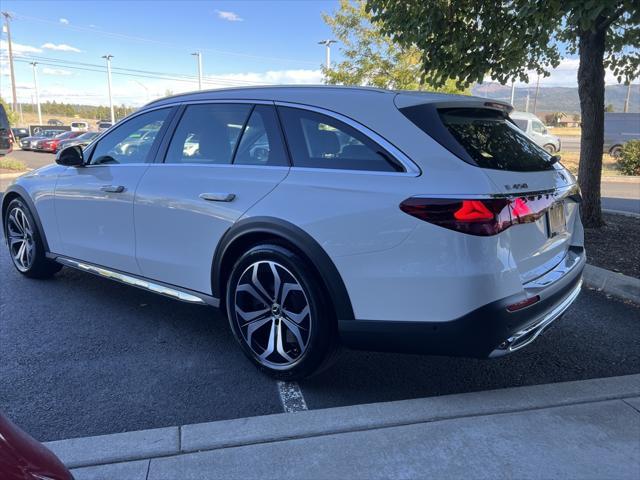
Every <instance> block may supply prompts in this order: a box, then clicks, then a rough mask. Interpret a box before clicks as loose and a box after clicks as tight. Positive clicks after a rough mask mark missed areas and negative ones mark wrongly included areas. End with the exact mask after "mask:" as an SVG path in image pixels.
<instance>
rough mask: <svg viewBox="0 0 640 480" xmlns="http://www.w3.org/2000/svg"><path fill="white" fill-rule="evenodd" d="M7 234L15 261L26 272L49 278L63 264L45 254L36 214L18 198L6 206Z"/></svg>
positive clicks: (29, 275) (31, 275)
mask: <svg viewBox="0 0 640 480" xmlns="http://www.w3.org/2000/svg"><path fill="white" fill-rule="evenodd" d="M4 234H5V237H6V239H7V245H8V246H9V254H10V255H11V260H12V261H13V265H14V266H15V267H16V269H17V270H18V271H19V272H20V273H22V274H23V275H25V276H27V277H32V278H47V277H50V276H52V275H53V274H55V273H56V272H57V271H59V270H60V269H61V268H62V265H60V264H58V263H55V262H53V261H51V260H49V259H48V258H47V257H46V255H45V249H44V243H43V241H42V238H40V233H39V232H38V229H37V228H36V223H35V220H34V218H33V215H32V214H31V211H30V210H29V207H27V205H26V204H25V203H24V202H23V201H22V200H21V199H19V198H16V199H14V200H12V201H11V203H9V206H8V207H7V213H6V215H5V221H4Z"/></svg>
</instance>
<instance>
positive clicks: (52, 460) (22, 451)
mask: <svg viewBox="0 0 640 480" xmlns="http://www.w3.org/2000/svg"><path fill="white" fill-rule="evenodd" d="M0 478H1V479H2V480H42V479H48V480H73V476H72V475H71V473H70V472H69V470H67V468H66V467H65V466H64V465H63V464H62V462H61V461H60V460H59V459H58V457H56V456H55V455H54V454H53V453H51V451H50V450H48V449H47V448H46V447H45V446H44V445H42V444H41V443H39V442H38V441H36V440H34V439H33V438H31V437H30V436H29V435H27V434H26V433H25V432H23V431H22V430H20V429H19V428H18V427H17V426H16V425H14V424H13V423H11V422H10V421H9V419H8V418H6V417H5V416H3V415H2V414H0Z"/></svg>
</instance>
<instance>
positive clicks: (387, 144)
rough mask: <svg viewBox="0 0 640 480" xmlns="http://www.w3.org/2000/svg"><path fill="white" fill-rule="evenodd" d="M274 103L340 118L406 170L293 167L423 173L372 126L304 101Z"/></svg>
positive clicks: (366, 171)
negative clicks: (391, 156)
mask: <svg viewBox="0 0 640 480" xmlns="http://www.w3.org/2000/svg"><path fill="white" fill-rule="evenodd" d="M274 103H275V105H276V106H278V107H291V108H299V109H301V110H308V111H310V112H316V113H321V114H322V115H327V116H328V117H332V118H335V119H336V120H339V121H341V122H342V123H346V124H347V125H349V126H350V127H352V128H355V129H356V130H358V131H359V132H360V133H362V134H363V135H366V136H367V137H369V138H370V139H371V140H373V141H374V142H376V143H377V144H378V145H380V146H381V147H383V148H384V149H385V150H386V151H387V152H389V153H390V154H391V155H393V157H394V158H395V159H396V160H397V161H399V162H400V164H401V165H402V166H403V167H404V168H405V170H406V172H370V171H368V170H342V169H328V168H327V169H325V168H308V167H293V168H297V169H302V168H305V169H308V170H312V171H323V170H326V171H338V172H357V173H365V174H369V173H377V174H383V175H401V176H411V177H417V176H419V175H420V174H421V173H422V172H421V170H420V168H419V167H418V166H417V165H416V164H415V163H414V162H413V161H412V160H411V159H410V158H409V157H408V156H407V155H405V154H404V153H403V152H402V151H401V150H400V149H399V148H397V147H396V146H395V145H393V144H392V143H391V142H389V141H388V140H387V139H385V138H384V137H382V136H380V135H378V134H377V133H376V132H374V131H373V130H371V129H370V128H368V127H365V126H364V125H362V124H361V123H358V122H356V121H355V120H353V119H352V118H349V117H347V116H345V115H342V114H340V113H337V112H334V111H332V110H327V109H325V108H320V107H314V106H312V105H307V104H304V103H292V102H279V101H276V102H274Z"/></svg>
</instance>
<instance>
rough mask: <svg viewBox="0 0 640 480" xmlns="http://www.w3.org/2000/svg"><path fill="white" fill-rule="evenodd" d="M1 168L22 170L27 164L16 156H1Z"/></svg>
mask: <svg viewBox="0 0 640 480" xmlns="http://www.w3.org/2000/svg"><path fill="white" fill-rule="evenodd" d="M0 169H5V170H14V171H16V172H22V171H24V170H26V169H27V166H26V165H25V164H24V162H23V161H21V160H16V159H15V158H0Z"/></svg>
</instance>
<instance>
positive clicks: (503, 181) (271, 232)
mask: <svg viewBox="0 0 640 480" xmlns="http://www.w3.org/2000/svg"><path fill="white" fill-rule="evenodd" d="M510 108H511V107H510V106H509V105H508V104H506V103H502V102H497V101H493V100H492V101H487V100H486V99H484V98H477V97H470V96H457V95H444V94H434V93H424V92H410V93H403V92H401V93H398V92H395V91H389V90H380V89H371V88H353V87H264V88H246V89H231V90H217V91H209V92H196V93H191V94H184V95H179V96H175V97H171V98H167V99H161V100H157V101H155V102H152V103H150V104H148V105H147V106H145V107H143V108H142V109H141V110H139V111H137V112H136V113H134V114H132V115H130V116H129V117H127V118H126V119H124V120H122V121H121V122H119V123H118V124H117V125H115V126H114V127H113V128H112V129H111V130H109V131H108V132H106V133H105V134H103V135H102V136H101V137H100V138H98V139H97V140H96V141H94V142H92V143H91V144H90V145H89V146H88V147H87V148H85V149H84V150H83V149H81V148H79V147H69V148H66V149H64V150H62V151H61V152H59V153H58V155H57V157H56V162H57V165H51V166H47V167H43V168H41V169H39V170H36V171H34V172H31V173H28V174H26V175H24V176H22V177H20V178H19V179H17V180H16V181H15V182H14V183H13V184H12V185H10V186H9V187H8V188H7V191H6V193H5V196H4V198H3V199H2V215H3V225H4V228H5V231H6V238H8V239H9V250H10V254H11V258H12V259H13V264H14V266H15V268H16V269H17V271H18V272H20V273H21V274H23V275H25V276H27V277H37V278H43V277H49V276H52V275H53V274H55V273H56V272H57V271H58V270H59V269H60V268H61V267H62V266H63V265H66V266H69V267H73V268H77V269H79V270H81V271H84V272H90V273H94V274H96V275H100V276H103V277H106V278H110V279H115V280H118V281H121V282H124V283H126V284H129V285H133V286H136V287H139V288H142V289H146V290H150V291H153V292H156V293H160V294H163V295H167V296H169V297H172V298H174V299H178V300H182V301H185V302H190V303H194V304H209V305H212V306H216V307H221V308H224V309H225V310H226V312H227V316H228V319H229V325H230V328H231V330H232V332H233V334H234V336H235V338H236V340H237V341H238V343H239V345H240V347H241V348H242V350H243V352H244V353H245V354H246V355H247V357H248V358H249V359H251V360H252V361H253V362H254V363H255V364H256V365H257V366H258V367H259V368H260V369H262V370H263V371H265V372H268V373H270V374H272V375H273V376H275V377H278V378H289V379H293V378H301V377H304V376H307V375H310V374H312V373H314V372H317V371H318V370H320V369H322V368H323V367H325V366H326V365H327V364H328V363H329V362H330V360H331V358H333V355H332V354H333V352H334V351H335V349H336V348H337V345H338V343H339V342H342V343H344V344H346V345H348V346H351V347H356V348H369V349H381V350H398V351H408V352H419V353H428V354H439V355H461V356H472V357H499V356H502V355H506V354H509V353H512V352H515V351H517V350H520V349H521V348H523V347H525V346H526V345H528V344H530V343H531V342H532V341H533V340H535V339H536V338H537V337H538V336H539V335H540V334H541V333H542V332H543V331H545V330H546V329H547V328H548V327H549V326H550V325H551V324H552V322H553V321H555V320H556V319H558V318H560V316H561V315H562V313H563V312H564V311H565V310H566V309H567V308H568V307H569V306H570V305H571V303H572V302H573V301H574V300H575V299H576V297H577V296H578V294H579V292H580V286H581V282H582V270H583V267H584V264H585V251H584V244H583V229H582V226H581V221H580V212H579V202H580V194H579V190H578V187H577V184H576V180H575V178H574V177H573V176H572V175H571V173H570V172H569V171H568V170H566V169H565V168H564V167H563V166H562V165H561V164H560V163H558V162H557V158H556V157H554V156H552V155H550V154H548V153H547V152H545V151H544V150H543V149H542V148H540V147H539V146H537V145H536V144H535V143H534V142H533V141H532V140H531V139H530V137H528V136H527V135H525V134H524V133H523V132H522V131H521V130H520V129H519V128H517V127H516V126H515V125H514V124H513V123H512V122H511V121H510V120H509V119H508V112H509V110H510ZM142 132H145V134H149V133H150V132H154V133H153V137H154V138H153V141H152V142H145V143H144V144H141V145H140V147H139V148H133V149H129V148H127V149H124V150H123V149H122V148H121V146H122V145H125V144H129V143H130V142H131V139H132V138H139V137H140V136H141V134H142ZM195 142H197V143H198V147H197V148H193V147H192V145H193V144H194V143H195ZM187 144H188V145H187ZM185 145H186V146H187V147H188V148H185ZM256 146H259V148H256ZM54 206H55V208H54ZM75 293H76V294H81V292H75Z"/></svg>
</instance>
